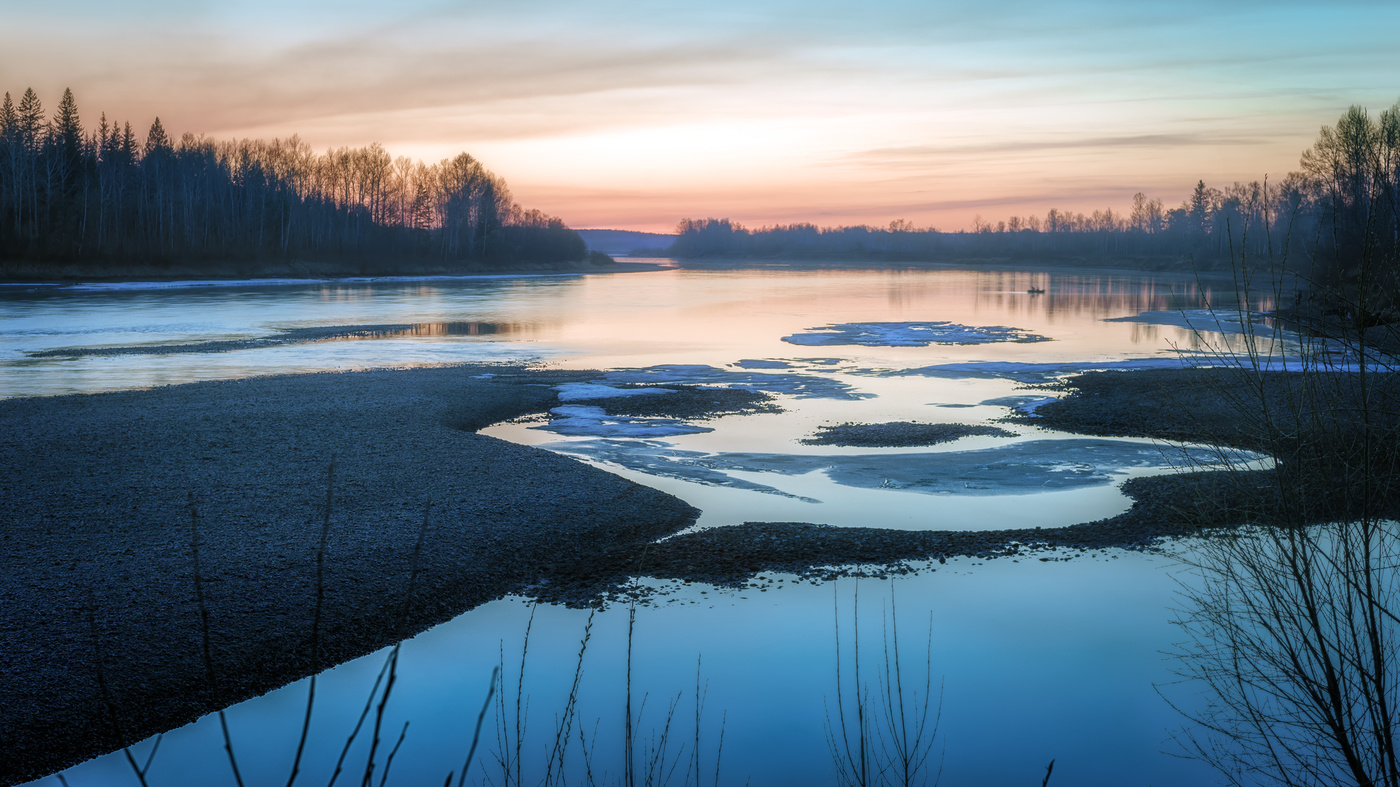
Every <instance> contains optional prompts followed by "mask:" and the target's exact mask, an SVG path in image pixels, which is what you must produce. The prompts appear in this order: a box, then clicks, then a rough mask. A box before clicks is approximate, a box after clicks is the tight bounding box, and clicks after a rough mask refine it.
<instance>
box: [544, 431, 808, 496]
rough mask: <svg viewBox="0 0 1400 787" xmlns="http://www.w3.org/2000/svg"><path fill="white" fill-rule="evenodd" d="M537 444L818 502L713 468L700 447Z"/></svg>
mask: <svg viewBox="0 0 1400 787" xmlns="http://www.w3.org/2000/svg"><path fill="white" fill-rule="evenodd" d="M540 447H541V448H546V449H549V450H550V451H556V452H558V453H561V454H572V455H574V456H579V457H583V458H586V459H592V460H593V461H595V462H607V463H610V464H614V465H618V466H619V467H625V468H627V469H628V470H634V471H636V472H639V473H646V474H647V475H653V476H658V477H661V478H674V479H676V480H679V481H690V482H692V483H696V484H705V485H706V486H724V487H729V488H731V489H746V490H749V491H752V492H763V493H764V494H770V495H779V496H781V497H791V498H795V499H797V500H802V501H803V502H807V503H819V502H821V501H820V500H813V499H812V498H810V497H802V496H800V495H793V494H789V493H787V492H784V491H782V490H781V489H777V488H775V487H771V486H768V485H766V484H759V483H755V482H753V481H749V480H746V479H743V478H739V477H737V476H733V475H730V474H728V473H725V472H722V471H720V470H716V469H714V468H713V467H710V465H709V462H710V458H711V456H712V455H711V454H707V453H705V452H703V451H686V450H683V449H679V448H673V447H671V445H670V444H669V443H664V442H660V441H656V440H608V439H601V440H571V441H568V442H558V443H546V444H544V445H542V446H540Z"/></svg>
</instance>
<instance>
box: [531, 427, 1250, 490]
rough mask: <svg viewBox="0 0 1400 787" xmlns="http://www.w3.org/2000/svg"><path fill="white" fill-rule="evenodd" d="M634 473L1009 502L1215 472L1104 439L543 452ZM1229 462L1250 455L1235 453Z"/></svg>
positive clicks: (1200, 454) (567, 447)
mask: <svg viewBox="0 0 1400 787" xmlns="http://www.w3.org/2000/svg"><path fill="white" fill-rule="evenodd" d="M549 447H550V448H552V449H554V450H557V451H563V452H568V453H572V454H576V455H580V456H586V457H589V458H592V459H595V460H598V461H606V462H611V463H614V464H618V465H621V466H623V467H627V468H629V469H632V470H636V471H638V472H643V473H648V474H651V475H656V476H662V477H665V478H676V479H681V480H685V481H692V482H695V483H700V484H709V485H713V486H729V487H736V488H740V489H752V490H755V491H759V492H767V493H769V494H786V493H784V492H782V491H780V490H778V489H776V488H773V487H769V486H764V485H761V484H756V483H754V482H752V481H747V480H744V479H741V478H738V477H736V476H734V475H733V473H737V472H760V473H775V474H778V475H783V476H799V475H804V474H807V473H810V472H813V471H818V472H823V473H824V474H825V475H826V476H827V478H828V479H829V480H830V481H832V482H833V483H835V484H838V485H841V486H848V487H857V488H863V489H898V490H905V491H910V492H921V493H924V494H934V495H950V494H957V495H1014V494H1032V493H1036V492H1043V491H1047V490H1054V489H1070V488H1078V487H1088V486H1098V485H1102V484H1108V483H1111V482H1113V481H1115V480H1117V479H1119V478H1121V477H1122V475H1123V474H1125V473H1127V472H1129V471H1130V470H1136V469H1154V468H1162V469H1166V468H1188V467H1211V466H1216V465H1217V464H1218V463H1219V462H1220V460H1221V455H1220V453H1219V452H1218V451H1217V450H1215V449H1211V448H1193V447H1163V446H1159V445H1156V444H1152V443H1145V442H1142V441H1131V440H1114V439H1108V438H1070V439H1063V440H1030V441H1026V442H1019V443H1013V444H1010V445H1004V446H999V447H996V448H990V449H984V450H979V451H942V452H936V453H935V452H926V453H898V454H895V453H887V454H849V455H830V454H820V455H818V454H777V453H726V452H721V453H714V454H710V453H703V452H699V451H685V450H678V449H675V448H672V447H670V446H669V445H667V444H666V443H662V442H655V441H652V442H630V441H629V442H624V441H617V440H588V441H580V442H572V443H564V444H556V445H551V446H549ZM1229 459H1231V460H1233V461H1251V460H1255V459H1258V456H1257V455H1254V454H1250V453H1248V452H1236V455H1233V456H1231V457H1229Z"/></svg>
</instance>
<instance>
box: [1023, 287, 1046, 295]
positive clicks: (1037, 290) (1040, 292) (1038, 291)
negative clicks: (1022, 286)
mask: <svg viewBox="0 0 1400 787" xmlns="http://www.w3.org/2000/svg"><path fill="white" fill-rule="evenodd" d="M1026 292H1027V293H1029V294H1031V295H1044V294H1045V290H1042V289H1040V288H1039V287H1032V288H1030V289H1029V290H1026Z"/></svg>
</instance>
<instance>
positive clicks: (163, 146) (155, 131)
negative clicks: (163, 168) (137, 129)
mask: <svg viewBox="0 0 1400 787" xmlns="http://www.w3.org/2000/svg"><path fill="white" fill-rule="evenodd" d="M171 150H172V146H171V144H170V138H169V137H167V136H166V135H165V126H162V125H161V124H160V118H156V121H155V122H154V123H152V124H151V130H150V131H149V132H147V133H146V155H147V156H149V155H151V154H152V153H155V152H157V151H159V152H161V153H169V152H170V151H171Z"/></svg>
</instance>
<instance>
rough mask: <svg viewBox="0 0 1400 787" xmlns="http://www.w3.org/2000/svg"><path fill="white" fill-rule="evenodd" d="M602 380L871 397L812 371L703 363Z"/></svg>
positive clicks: (817, 396) (611, 375)
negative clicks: (759, 369)
mask: <svg viewBox="0 0 1400 787" xmlns="http://www.w3.org/2000/svg"><path fill="white" fill-rule="evenodd" d="M603 379H605V380H606V381H608V382H610V383H642V384H651V385H720V386H724V387H727V388H741V389H744V390H747V391H765V392H767V393H779V394H787V395H789V396H792V397H795V398H797V399H847V400H856V399H871V398H874V394H868V393H861V392H859V391H856V390H855V389H854V388H852V387H851V386H849V385H847V384H846V383H843V382H839V381H837V380H832V379H831V378H829V377H819V376H816V375H811V374H782V373H771V374H770V373H763V372H747V371H734V370H730V369H717V368H715V367H713V366H704V365H701V364H665V365H661V366H648V367H646V368H643V369H618V370H616V371H611V372H608V373H607V374H606V375H604V376H603Z"/></svg>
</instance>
